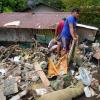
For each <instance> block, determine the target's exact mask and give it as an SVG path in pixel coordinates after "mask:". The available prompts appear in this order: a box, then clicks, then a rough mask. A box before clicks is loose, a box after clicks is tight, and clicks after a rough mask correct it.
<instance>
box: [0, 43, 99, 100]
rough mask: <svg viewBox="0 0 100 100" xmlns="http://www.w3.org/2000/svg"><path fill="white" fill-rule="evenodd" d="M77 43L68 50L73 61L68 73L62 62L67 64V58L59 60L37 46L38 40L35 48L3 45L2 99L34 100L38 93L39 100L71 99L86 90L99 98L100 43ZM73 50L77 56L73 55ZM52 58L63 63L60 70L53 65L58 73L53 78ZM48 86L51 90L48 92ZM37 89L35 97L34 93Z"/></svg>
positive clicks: (0, 63)
mask: <svg viewBox="0 0 100 100" xmlns="http://www.w3.org/2000/svg"><path fill="white" fill-rule="evenodd" d="M74 46H75V45H74V43H73V48H71V52H70V53H69V58H70V59H68V60H70V61H69V62H71V61H72V62H71V63H69V64H68V66H67V68H68V70H65V71H67V73H64V71H63V70H62V68H63V67H64V66H65V67H66V65H65V64H64V63H63V62H62V61H65V62H66V63H67V60H66V59H67V58H65V60H62V59H61V61H60V63H59V59H60V56H58V55H57V54H56V53H55V52H50V51H49V50H48V48H45V47H43V46H40V44H39V45H38V42H37V41H35V44H34V48H33V47H31V48H21V47H20V46H19V45H11V46H8V47H4V46H1V47H0V97H1V98H2V100H6V99H7V100H19V99H20V100H23V98H24V97H25V99H24V100H33V98H35V97H36V96H42V97H41V98H40V99H39V100H51V99H52V100H60V99H62V98H63V100H66V98H67V99H68V100H72V98H74V97H77V96H79V95H82V93H83V92H85V95H86V97H91V96H94V95H96V94H97V95H98V96H97V98H100V79H99V78H96V77H95V75H97V74H98V73H99V72H98V71H99V70H98V69H99V67H97V66H99V59H100V57H99V54H100V53H99V51H100V44H99V43H94V44H92V46H89V45H88V43H87V41H85V42H83V43H82V44H80V45H79V46H77V48H74ZM74 49H75V55H73V56H72V52H74ZM66 57H67V56H66ZM49 58H50V59H51V60H52V61H53V63H54V64H55V65H56V64H58V65H61V66H62V67H60V69H59V73H58V72H57V71H56V70H55V69H53V68H55V67H53V66H51V68H52V69H53V70H52V71H55V72H56V73H57V74H55V75H54V74H52V77H49V61H48V60H49ZM61 58H62V57H61ZM94 58H96V62H95V61H94ZM97 62H98V63H97ZM57 69H58V67H57ZM48 78H49V79H48ZM80 80H82V82H80ZM77 84H79V85H77ZM1 85H2V86H1ZM33 85H34V86H33ZM70 85H71V86H70ZM69 86H70V87H69ZM84 86H85V88H84ZM1 87H2V89H1ZM33 87H35V88H33ZM48 87H50V88H51V89H52V91H48V89H47V88H48ZM67 87H68V88H67ZM79 87H80V88H79ZM28 89H29V90H30V91H31V92H32V93H31V94H30V95H28V93H29V92H28ZM34 90H35V93H36V96H35V95H33V94H34V93H33V92H34ZM83 90H84V91H83ZM76 91H77V92H76ZM49 92H50V93H49ZM62 92H64V94H62ZM46 96H47V97H46Z"/></svg>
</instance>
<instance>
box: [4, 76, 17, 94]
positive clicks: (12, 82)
mask: <svg viewBox="0 0 100 100" xmlns="http://www.w3.org/2000/svg"><path fill="white" fill-rule="evenodd" d="M17 92H18V86H17V83H16V79H15V78H12V79H7V80H5V81H4V95H5V96H7V95H10V94H14V93H17Z"/></svg>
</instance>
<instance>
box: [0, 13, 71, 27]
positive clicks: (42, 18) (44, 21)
mask: <svg viewBox="0 0 100 100" xmlns="http://www.w3.org/2000/svg"><path fill="white" fill-rule="evenodd" d="M69 14H70V12H46V13H40V12H39V13H35V14H32V13H1V14H0V27H1V28H32V29H53V28H54V25H55V24H56V23H57V22H58V21H59V20H61V19H62V18H64V17H67V16H68V15H69ZM13 21H20V25H19V26H4V24H6V23H9V22H13Z"/></svg>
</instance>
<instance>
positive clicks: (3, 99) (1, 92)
mask: <svg viewBox="0 0 100 100" xmlns="http://www.w3.org/2000/svg"><path fill="white" fill-rule="evenodd" d="M0 100H6V97H5V96H4V94H3V91H0Z"/></svg>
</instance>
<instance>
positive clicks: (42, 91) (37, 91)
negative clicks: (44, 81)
mask: <svg viewBox="0 0 100 100" xmlns="http://www.w3.org/2000/svg"><path fill="white" fill-rule="evenodd" d="M35 92H36V94H37V95H38V96H42V95H44V94H46V93H48V91H47V89H45V88H41V89H36V90H35Z"/></svg>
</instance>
